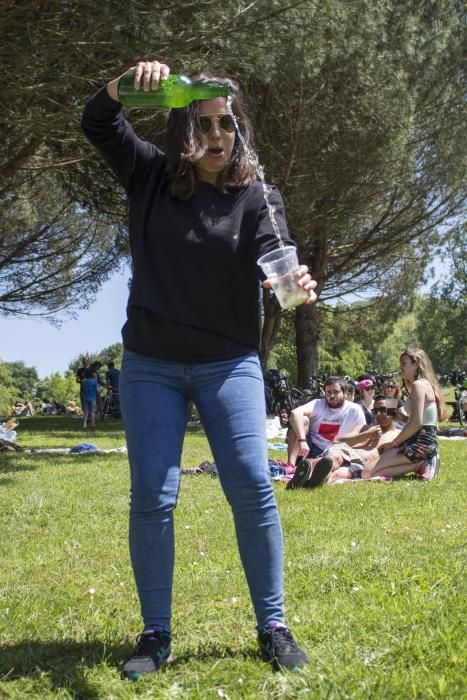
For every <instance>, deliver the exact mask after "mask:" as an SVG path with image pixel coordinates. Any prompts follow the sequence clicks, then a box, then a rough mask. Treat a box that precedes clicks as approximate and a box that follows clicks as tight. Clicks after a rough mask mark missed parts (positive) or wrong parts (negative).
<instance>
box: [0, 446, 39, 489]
mask: <svg viewBox="0 0 467 700" xmlns="http://www.w3.org/2000/svg"><path fill="white" fill-rule="evenodd" d="M0 454H1V455H2V458H1V460H0V474H14V473H15V472H32V471H35V470H36V469H37V467H36V466H33V465H32V464H24V463H21V464H18V463H17V459H18V457H20V458H21V460H22V459H23V457H25V456H27V455H25V453H24V452H8V453H3V452H2V453H0ZM5 481H11V479H10V480H7V479H3V480H2V482H0V483H5Z"/></svg>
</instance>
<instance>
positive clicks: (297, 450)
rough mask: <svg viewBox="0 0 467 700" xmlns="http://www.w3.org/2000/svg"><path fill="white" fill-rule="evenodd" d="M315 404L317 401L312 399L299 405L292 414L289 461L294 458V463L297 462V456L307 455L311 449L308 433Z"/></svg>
mask: <svg viewBox="0 0 467 700" xmlns="http://www.w3.org/2000/svg"><path fill="white" fill-rule="evenodd" d="M314 405H315V402H314V401H310V402H309V403H306V404H304V405H303V406H297V408H294V410H293V411H292V413H291V414H290V426H291V428H292V431H293V432H292V431H291V436H290V442H289V461H292V459H293V460H294V461H293V462H292V463H293V464H295V459H296V458H297V457H306V456H307V454H308V452H309V451H310V446H309V444H308V441H307V433H308V426H309V421H310V416H311V414H312V413H313V407H314ZM292 439H293V441H292ZM291 458H292V459H291Z"/></svg>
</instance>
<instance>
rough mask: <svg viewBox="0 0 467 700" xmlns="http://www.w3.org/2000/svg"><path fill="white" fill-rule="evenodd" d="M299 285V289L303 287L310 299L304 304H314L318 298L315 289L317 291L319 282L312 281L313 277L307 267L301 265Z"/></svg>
mask: <svg viewBox="0 0 467 700" xmlns="http://www.w3.org/2000/svg"><path fill="white" fill-rule="evenodd" d="M297 284H298V286H299V287H303V289H304V290H305V291H306V292H308V299H307V300H306V301H305V302H304V303H305V304H314V303H315V301H316V299H317V298H318V297H317V296H316V294H315V292H314V289H316V287H317V285H318V282H316V280H313V279H311V275H310V273H309V272H308V266H307V265H300V267H299V268H298V282H297Z"/></svg>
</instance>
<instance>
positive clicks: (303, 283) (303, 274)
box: [263, 265, 318, 304]
mask: <svg viewBox="0 0 467 700" xmlns="http://www.w3.org/2000/svg"><path fill="white" fill-rule="evenodd" d="M296 274H297V284H298V286H299V287H303V289H304V290H305V291H306V292H308V299H306V301H304V302H303V303H304V304H314V303H315V301H316V299H317V296H316V294H315V292H314V291H313V290H314V289H315V288H316V286H317V284H318V283H317V282H316V280H313V279H311V275H310V273H309V272H308V266H307V265H300V267H299V268H298V271H297V273H296ZM263 287H265V288H266V289H269V288H270V287H272V280H270V279H267V280H264V282H263Z"/></svg>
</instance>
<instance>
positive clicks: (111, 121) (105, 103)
mask: <svg viewBox="0 0 467 700" xmlns="http://www.w3.org/2000/svg"><path fill="white" fill-rule="evenodd" d="M81 126H82V129H83V131H84V133H85V136H86V137H87V138H88V139H89V141H90V142H91V143H92V145H93V146H94V147H95V148H97V150H98V151H99V153H100V154H101V155H102V157H103V158H104V160H105V162H106V163H107V164H108V165H109V166H110V168H111V169H112V171H113V172H114V173H115V175H116V176H117V179H118V180H119V182H120V183H121V184H122V185H123V187H124V189H125V190H126V192H127V193H129V192H130V191H131V188H132V186H133V185H134V183H135V181H136V180H137V179H138V178H139V177H141V176H142V175H144V173H145V172H146V171H147V169H148V167H150V166H151V165H152V164H153V163H154V161H155V160H157V159H160V160H161V162H162V160H163V159H164V154H163V153H162V152H161V151H159V149H158V148H156V146H154V145H153V144H151V143H149V142H148V141H145V140H144V139H141V138H139V137H138V136H137V135H136V134H135V132H134V131H133V127H132V126H131V124H130V123H129V122H128V120H127V119H126V117H125V115H124V114H123V110H122V105H121V104H120V102H116V101H115V100H113V99H112V98H111V97H110V95H109V94H108V92H107V89H106V88H105V87H104V88H102V89H101V90H99V92H97V93H96V94H95V95H93V97H91V99H90V100H89V102H88V103H87V104H86V106H85V108H84V112H83V116H82V119H81Z"/></svg>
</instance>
